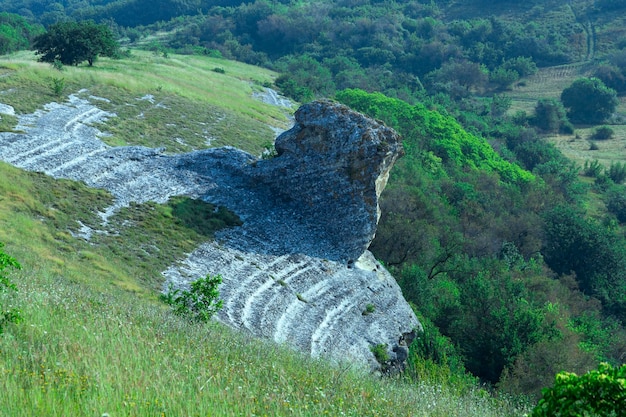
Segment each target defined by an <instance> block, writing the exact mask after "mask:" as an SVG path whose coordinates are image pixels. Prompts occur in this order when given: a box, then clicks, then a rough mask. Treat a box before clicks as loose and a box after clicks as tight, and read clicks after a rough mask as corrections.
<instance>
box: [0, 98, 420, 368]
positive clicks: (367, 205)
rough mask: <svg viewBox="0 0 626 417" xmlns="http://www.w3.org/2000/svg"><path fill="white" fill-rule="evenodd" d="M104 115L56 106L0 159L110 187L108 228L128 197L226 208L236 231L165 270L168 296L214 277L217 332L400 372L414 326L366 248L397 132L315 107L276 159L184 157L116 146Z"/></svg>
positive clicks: (305, 111)
mask: <svg viewBox="0 0 626 417" xmlns="http://www.w3.org/2000/svg"><path fill="white" fill-rule="evenodd" d="M109 117H115V115H114V114H110V113H106V112H103V111H101V110H99V109H98V108H97V107H95V106H94V105H93V104H90V103H89V102H88V101H86V100H84V99H81V98H79V97H76V96H74V95H72V96H70V97H69V99H68V102H67V103H64V104H58V103H51V104H49V105H47V106H46V107H45V108H44V109H42V110H40V111H37V112H35V113H33V114H29V115H21V116H19V125H18V128H19V129H20V130H21V131H23V132H24V133H0V159H1V160H4V161H6V162H9V163H11V164H13V165H15V166H17V167H20V168H23V169H26V170H31V171H40V172H44V173H46V174H48V175H51V176H53V177H56V178H69V179H73V180H79V181H84V182H85V183H87V184H88V185H90V186H93V187H99V188H104V189H107V190H109V191H110V192H111V193H112V194H113V196H114V197H115V203H114V205H113V206H112V207H110V208H109V209H108V210H106V212H105V213H102V218H103V221H107V220H108V219H109V215H110V214H111V213H113V212H115V210H117V209H118V208H120V207H123V206H125V205H128V204H129V203H130V202H138V203H142V202H146V201H156V202H165V201H166V200H167V199H168V198H169V197H171V196H174V195H188V196H191V197H194V198H201V199H204V200H206V201H209V202H212V203H215V204H220V205H224V206H226V207H228V208H229V209H231V210H232V211H234V212H235V213H237V214H238V215H239V217H240V218H241V220H242V221H243V225H242V226H239V227H235V228H232V229H227V230H223V231H221V232H219V233H218V234H217V236H216V240H215V241H213V242H207V243H205V244H203V245H201V246H200V247H199V248H197V249H196V250H194V251H193V252H192V253H190V254H189V255H188V256H187V258H186V259H184V260H181V261H180V262H179V263H177V264H176V265H172V266H171V267H170V268H168V269H167V270H166V271H164V273H163V274H164V277H165V280H166V283H165V286H164V288H167V287H168V285H169V284H173V285H174V286H177V287H183V286H187V285H188V284H189V283H190V282H191V281H193V280H195V279H198V278H200V277H202V276H205V275H206V274H221V275H222V277H223V282H222V284H221V285H220V288H219V290H220V294H221V297H222V299H223V301H224V309H223V310H222V311H220V312H219V314H218V319H219V320H220V321H222V322H223V323H225V324H227V325H230V326H232V327H235V328H241V329H247V330H249V331H250V332H251V333H252V334H254V335H257V336H259V337H265V338H269V339H272V340H275V341H277V342H279V343H286V344H289V345H290V346H293V347H295V348H297V349H299V350H301V351H304V352H307V353H309V354H311V355H313V356H325V357H328V358H334V359H343V360H345V359H347V360H350V361H352V362H354V363H357V364H361V365H365V366H369V367H370V368H371V369H382V370H390V371H393V370H394V369H399V368H402V366H403V363H404V361H405V360H406V356H407V346H408V345H409V344H410V342H411V340H412V339H413V337H414V336H415V333H414V331H415V330H416V329H419V328H420V324H419V322H418V321H417V319H416V317H415V315H414V314H413V312H412V310H411V308H410V307H409V305H408V304H407V303H406V301H405V300H404V298H403V297H402V293H401V291H400V288H399V287H398V285H397V284H396V282H395V280H394V279H393V277H392V276H391V275H390V274H389V273H388V272H387V271H386V270H385V269H384V268H383V267H382V266H381V265H380V264H379V263H378V262H377V261H376V260H375V259H374V257H373V256H372V254H371V253H369V252H368V251H367V250H366V249H367V246H368V245H369V242H370V241H371V239H372V238H373V237H374V233H375V230H376V223H377V220H378V203H377V201H378V196H379V195H380V192H381V191H382V189H383V188H384V185H385V183H386V178H387V176H388V173H389V170H390V169H391V165H392V164H393V162H394V161H395V159H396V158H397V157H398V156H399V155H400V154H401V152H402V151H401V145H400V144H399V142H398V138H397V136H396V135H395V133H393V131H391V130H390V129H388V128H386V127H384V126H382V125H381V124H379V123H377V122H375V121H372V120H369V119H367V118H365V117H363V116H362V115H360V114H358V113H355V112H353V111H351V110H349V109H348V108H346V107H344V106H341V105H338V104H335V103H330V102H315V103H311V104H308V105H305V106H303V107H302V108H301V109H300V110H299V111H298V112H297V113H296V125H295V126H294V128H293V129H291V130H290V131H288V132H286V133H284V134H283V135H281V136H280V137H279V138H278V140H277V144H276V146H277V149H278V152H279V156H278V157H276V158H273V159H271V160H259V159H258V158H256V157H254V156H252V155H250V154H247V153H245V152H242V151H240V150H238V149H235V148H228V147H226V148H219V149H207V150H203V151H197V152H192V153H189V154H183V155H166V154H163V153H162V152H161V151H160V150H158V149H150V148H145V147H110V146H107V145H106V144H104V143H103V142H102V141H101V140H100V139H99V135H101V132H99V131H98V130H97V129H95V128H94V127H93V126H91V123H93V122H97V121H99V120H102V119H104V118H109ZM85 236H86V237H87V238H88V236H89V234H85ZM376 345H385V346H386V349H387V353H388V355H389V358H390V359H389V361H388V362H387V363H385V364H379V363H378V362H377V361H376V359H375V358H374V355H373V354H372V352H371V350H370V347H371V346H376Z"/></svg>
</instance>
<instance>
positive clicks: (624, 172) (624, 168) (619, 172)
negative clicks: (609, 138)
mask: <svg viewBox="0 0 626 417" xmlns="http://www.w3.org/2000/svg"><path fill="white" fill-rule="evenodd" d="M606 174H607V175H608V176H609V178H611V179H612V180H613V182H614V183H615V184H621V183H623V182H624V180H626V162H625V163H619V162H612V163H611V166H610V167H609V169H608V170H606Z"/></svg>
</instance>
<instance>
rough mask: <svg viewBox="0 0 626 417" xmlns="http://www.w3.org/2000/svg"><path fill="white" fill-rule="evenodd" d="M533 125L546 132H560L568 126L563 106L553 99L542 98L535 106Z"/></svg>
mask: <svg viewBox="0 0 626 417" xmlns="http://www.w3.org/2000/svg"><path fill="white" fill-rule="evenodd" d="M532 124H533V125H535V126H537V127H538V128H539V129H541V130H543V131H546V132H559V131H562V130H563V129H564V127H566V126H568V120H567V117H566V116H565V109H564V108H563V105H562V104H561V103H560V102H558V101H556V100H555V99H552V98H542V99H540V100H539V101H538V102H537V105H536V106H535V117H534V118H533V119H532Z"/></svg>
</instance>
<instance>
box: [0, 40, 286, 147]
mask: <svg viewBox="0 0 626 417" xmlns="http://www.w3.org/2000/svg"><path fill="white" fill-rule="evenodd" d="M0 74H2V77H1V78H0V91H3V94H2V102H3V103H5V104H10V105H12V106H13V107H15V109H16V111H17V112H19V113H29V112H32V111H34V110H35V109H37V108H40V107H41V106H42V105H43V104H45V103H48V102H50V101H55V100H61V101H62V100H63V98H64V96H65V95H67V94H71V93H78V92H79V91H81V90H82V89H87V91H85V92H84V93H83V95H85V97H90V96H91V97H92V98H91V100H92V101H93V102H94V103H97V104H98V106H99V107H100V108H102V109H104V110H108V111H111V112H113V113H115V114H117V115H118V116H119V117H118V118H112V119H110V120H109V121H108V122H107V123H105V124H104V126H102V129H103V130H106V131H108V132H110V133H111V134H112V135H111V136H107V137H105V138H103V139H104V140H105V141H106V142H108V143H109V144H111V145H118V146H120V145H145V146H151V147H165V148H166V149H167V150H168V151H171V152H182V151H190V150H193V149H201V148H206V147H209V146H224V145H226V144H228V145H232V146H237V147H239V148H241V149H244V150H246V151H249V152H252V153H256V154H258V153H260V152H261V151H262V149H263V145H264V144H266V143H267V142H269V141H271V140H272V139H273V136H274V132H273V131H272V129H271V128H270V125H271V126H274V127H278V128H285V127H287V123H288V122H287V117H286V115H285V114H284V111H283V110H281V109H279V108H277V107H274V106H270V105H267V104H265V103H262V102H261V101H260V100H257V99H255V98H253V97H252V93H253V92H257V93H260V92H262V91H263V85H271V82H272V80H273V78H274V77H275V74H273V73H272V72H271V71H268V70H265V69H262V68H258V67H253V66H250V65H246V64H242V63H237V62H234V61H228V60H224V59H216V58H206V57H193V56H185V57H183V56H172V57H171V58H165V57H162V56H160V55H155V54H153V53H151V52H145V51H139V50H133V51H132V53H131V54H130V56H128V57H126V58H123V59H119V60H113V59H107V58H102V59H101V60H100V61H98V63H97V65H95V66H94V67H86V66H85V67H82V66H81V67H63V69H62V71H58V70H55V69H54V68H53V67H51V66H50V65H48V64H43V63H38V62H36V61H35V58H34V56H33V55H32V54H31V53H27V52H23V53H20V54H16V55H11V56H10V57H5V58H3V59H2V60H0ZM55 80H56V81H55ZM55 82H56V83H57V84H58V83H60V84H61V85H62V93H61V94H60V95H58V94H56V92H55V86H54V85H55ZM93 96H96V97H93ZM97 97H104V98H106V99H107V101H103V100H98V98H97ZM11 122H14V120H12V119H9V121H5V122H4V124H3V125H0V127H1V128H2V129H4V130H7V129H10V128H11V127H12V126H11V125H10V123H11Z"/></svg>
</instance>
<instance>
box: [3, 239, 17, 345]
mask: <svg viewBox="0 0 626 417" xmlns="http://www.w3.org/2000/svg"><path fill="white" fill-rule="evenodd" d="M3 246H4V245H3V244H2V243H0V293H6V292H15V291H17V287H16V286H15V284H13V282H11V280H10V279H9V278H8V277H7V276H6V275H4V273H3V271H4V270H5V269H7V268H13V269H21V268H22V267H21V265H20V264H19V263H18V262H17V261H16V260H15V258H13V257H11V256H9V255H7V254H6V253H4V252H3V251H2V247H3ZM2 302H3V298H0V334H2V333H4V328H5V327H6V325H7V324H9V323H19V322H20V321H22V316H21V314H20V311H19V310H18V309H16V308H6V307H5V306H4V305H3V303H2Z"/></svg>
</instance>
